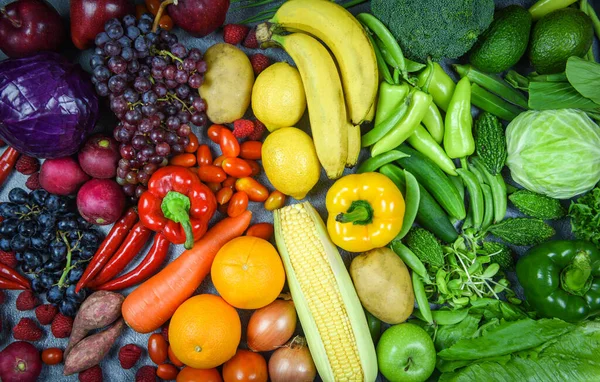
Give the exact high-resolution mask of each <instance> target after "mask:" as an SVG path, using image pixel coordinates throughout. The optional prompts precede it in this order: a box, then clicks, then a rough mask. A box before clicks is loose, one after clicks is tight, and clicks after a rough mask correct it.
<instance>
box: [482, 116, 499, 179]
mask: <svg viewBox="0 0 600 382" xmlns="http://www.w3.org/2000/svg"><path fill="white" fill-rule="evenodd" d="M475 150H476V152H477V155H478V156H479V158H481V160H482V162H483V164H484V166H485V167H486V168H487V169H488V171H489V172H490V174H492V175H497V174H499V173H500V171H501V170H502V167H504V163H505V162H506V138H505V137H504V128H503V127H502V124H501V123H500V121H499V120H498V118H496V116H494V115H492V114H490V113H482V114H481V116H480V117H479V118H478V119H477V121H476V122H475Z"/></svg>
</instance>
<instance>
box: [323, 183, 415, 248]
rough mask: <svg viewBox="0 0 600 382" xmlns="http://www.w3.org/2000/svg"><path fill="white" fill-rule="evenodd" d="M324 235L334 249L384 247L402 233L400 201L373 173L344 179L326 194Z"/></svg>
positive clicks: (398, 194)
mask: <svg viewBox="0 0 600 382" xmlns="http://www.w3.org/2000/svg"><path fill="white" fill-rule="evenodd" d="M325 205H326V207H327V211H328V212H329V217H328V218H327V231H329V236H331V240H333V242H334V243H335V245H337V246H338V247H340V248H342V249H345V250H346V251H349V252H364V251H369V250H371V249H373V248H380V247H384V246H386V245H388V244H389V243H390V241H392V240H393V239H394V238H395V237H396V235H398V233H400V230H401V229H402V220H403V219H404V208H405V207H404V198H403V197H402V193H401V192H400V190H399V189H398V187H396V185H395V184H394V183H393V182H392V181H391V180H390V179H389V178H388V177H387V176H385V175H382V174H380V173H377V172H367V173H364V174H352V175H347V176H345V177H343V178H341V179H339V180H338V181H336V182H335V183H334V184H333V186H331V188H330V189H329V191H328V192H327V199H326V204H325Z"/></svg>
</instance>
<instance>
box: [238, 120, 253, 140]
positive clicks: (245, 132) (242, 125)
mask: <svg viewBox="0 0 600 382" xmlns="http://www.w3.org/2000/svg"><path fill="white" fill-rule="evenodd" d="M253 131H254V123H252V121H251V120H249V119H238V120H236V121H234V122H233V136H234V137H236V138H237V139H243V138H246V137H248V136H249V135H250V134H252V132H253Z"/></svg>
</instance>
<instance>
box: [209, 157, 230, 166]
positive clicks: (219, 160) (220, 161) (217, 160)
mask: <svg viewBox="0 0 600 382" xmlns="http://www.w3.org/2000/svg"><path fill="white" fill-rule="evenodd" d="M225 158H227V157H226V156H225V155H221V156H218V157H216V158H215V160H214V161H213V163H212V164H213V166H217V167H221V166H222V165H223V161H224V160H225Z"/></svg>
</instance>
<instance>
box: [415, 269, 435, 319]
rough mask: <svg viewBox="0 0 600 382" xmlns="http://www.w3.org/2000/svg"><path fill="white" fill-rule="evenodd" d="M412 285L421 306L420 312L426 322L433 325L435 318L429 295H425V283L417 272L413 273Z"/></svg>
mask: <svg viewBox="0 0 600 382" xmlns="http://www.w3.org/2000/svg"><path fill="white" fill-rule="evenodd" d="M412 284H413V291H414V292H415V300H417V305H418V306H419V312H421V315H422V316H423V318H424V319H425V321H427V322H429V323H430V324H433V317H432V316H431V307H430V306H429V301H428V300H427V294H426V293H425V286H424V285H423V281H422V280H421V277H420V276H419V275H418V274H417V272H413V273H412Z"/></svg>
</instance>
